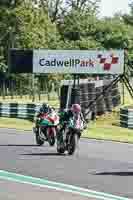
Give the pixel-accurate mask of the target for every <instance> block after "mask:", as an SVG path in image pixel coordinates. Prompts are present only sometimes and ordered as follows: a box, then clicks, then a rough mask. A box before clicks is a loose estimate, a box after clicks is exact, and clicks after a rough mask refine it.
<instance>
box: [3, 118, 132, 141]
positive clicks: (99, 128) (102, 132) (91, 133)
mask: <svg viewBox="0 0 133 200" xmlns="http://www.w3.org/2000/svg"><path fill="white" fill-rule="evenodd" d="M105 117H107V116H104V117H101V118H99V119H97V121H96V122H90V124H89V125H88V128H87V129H86V130H85V131H84V132H83V134H82V137H85V138H93V139H102V140H112V141H118V142H128V143H133V129H126V128H121V127H119V126H118V123H117V124H116V125H115V124H114V125H113V121H114V120H112V119H111V118H110V119H109V118H108V120H106V121H105V119H104V118H105ZM33 125H34V123H33V122H30V121H28V120H21V119H14V118H0V128H15V129H17V130H27V131H31V134H32V127H33Z"/></svg>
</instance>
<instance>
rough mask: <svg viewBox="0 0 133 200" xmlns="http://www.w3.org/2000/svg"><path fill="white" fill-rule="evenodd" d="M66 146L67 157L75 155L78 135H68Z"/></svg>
mask: <svg viewBox="0 0 133 200" xmlns="http://www.w3.org/2000/svg"><path fill="white" fill-rule="evenodd" d="M68 140H69V141H68V146H67V151H68V155H73V154H74V153H75V150H76V148H77V144H78V135H77V134H72V135H71V134H70V136H69V139H68Z"/></svg>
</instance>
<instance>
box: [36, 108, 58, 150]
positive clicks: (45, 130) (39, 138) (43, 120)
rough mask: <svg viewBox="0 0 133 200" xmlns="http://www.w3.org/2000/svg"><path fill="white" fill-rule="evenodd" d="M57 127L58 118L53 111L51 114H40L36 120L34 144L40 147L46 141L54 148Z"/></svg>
mask: <svg viewBox="0 0 133 200" xmlns="http://www.w3.org/2000/svg"><path fill="white" fill-rule="evenodd" d="M58 126H59V116H58V115H57V114H56V113H55V112H54V111H53V112H51V113H41V114H40V116H39V118H38V120H37V127H38V128H37V130H35V131H34V133H35V137H36V143H37V144H38V145H39V146H41V145H43V144H44V142H45V141H48V143H49V145H50V146H54V144H55V138H56V135H57V130H58Z"/></svg>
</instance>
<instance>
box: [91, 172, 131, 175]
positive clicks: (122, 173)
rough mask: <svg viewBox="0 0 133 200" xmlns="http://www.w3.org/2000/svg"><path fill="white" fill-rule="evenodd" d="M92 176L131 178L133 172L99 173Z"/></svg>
mask: <svg viewBox="0 0 133 200" xmlns="http://www.w3.org/2000/svg"><path fill="white" fill-rule="evenodd" d="M93 175H108V176H109V175H110V176H133V172H101V173H95V174H93Z"/></svg>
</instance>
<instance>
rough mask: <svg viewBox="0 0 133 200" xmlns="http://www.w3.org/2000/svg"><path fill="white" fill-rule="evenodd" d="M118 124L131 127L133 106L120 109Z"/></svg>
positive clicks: (132, 123) (132, 124)
mask: <svg viewBox="0 0 133 200" xmlns="http://www.w3.org/2000/svg"><path fill="white" fill-rule="evenodd" d="M120 126H121V127H124V128H132V129H133V106H132V107H124V108H121V109H120Z"/></svg>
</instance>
